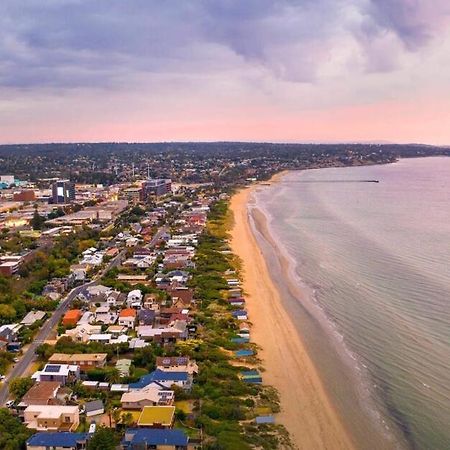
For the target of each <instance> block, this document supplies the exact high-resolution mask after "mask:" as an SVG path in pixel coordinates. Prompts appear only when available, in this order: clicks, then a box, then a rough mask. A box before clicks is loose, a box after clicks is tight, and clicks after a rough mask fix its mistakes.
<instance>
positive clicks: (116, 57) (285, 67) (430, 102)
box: [0, 0, 450, 145]
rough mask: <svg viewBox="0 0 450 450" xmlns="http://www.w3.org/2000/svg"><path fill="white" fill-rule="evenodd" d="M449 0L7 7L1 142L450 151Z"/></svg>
mask: <svg viewBox="0 0 450 450" xmlns="http://www.w3.org/2000/svg"><path fill="white" fill-rule="evenodd" d="M449 25H450V1H449V0H1V1H0V143H30V142H98V141H106V142H112V141H128V142H156V141H219V140H220V141H223V140H228V141H232V140H240V141H272V142H399V143H412V142H414V143H428V144H439V145H447V144H448V145H450V82H449V80H450V26H449Z"/></svg>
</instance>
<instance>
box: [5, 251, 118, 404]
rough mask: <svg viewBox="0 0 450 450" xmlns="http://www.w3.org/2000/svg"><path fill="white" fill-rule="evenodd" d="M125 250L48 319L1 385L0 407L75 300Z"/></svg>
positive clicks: (116, 258) (115, 264)
mask: <svg viewBox="0 0 450 450" xmlns="http://www.w3.org/2000/svg"><path fill="white" fill-rule="evenodd" d="M124 254H125V250H122V251H121V252H120V253H119V254H118V255H117V256H116V257H115V258H113V259H112V260H111V261H109V263H108V265H107V266H106V267H105V268H104V269H103V270H102V272H100V273H99V274H98V275H97V276H96V278H95V280H92V281H90V282H89V283H85V284H83V285H82V286H78V287H76V288H74V289H72V290H71V291H70V292H69V294H68V295H67V297H66V298H65V299H64V300H63V301H62V302H61V303H60V304H59V305H58V307H57V308H56V310H55V311H54V312H53V314H52V315H51V317H50V318H49V319H47V321H46V322H45V323H44V325H43V326H42V328H41V329H40V330H39V332H38V334H37V335H36V336H35V338H34V340H33V341H32V342H31V344H30V345H29V346H28V348H27V350H26V351H25V353H24V354H23V355H22V357H21V358H20V360H19V361H18V362H17V363H16V364H15V366H14V367H13V368H12V370H11V371H10V372H9V374H8V375H7V376H6V379H5V381H4V382H3V383H2V384H0V405H4V404H5V402H6V400H7V399H8V396H9V382H10V381H11V380H13V379H14V378H18V377H21V376H23V374H24V373H26V371H27V369H28V367H29V366H30V364H31V363H32V362H33V361H34V360H35V359H36V353H35V352H36V349H37V348H38V347H39V345H41V344H42V343H43V342H45V341H46V340H47V339H48V337H49V335H50V333H51V331H52V330H53V328H54V327H55V326H56V325H57V324H58V323H59V321H60V320H61V319H62V317H63V315H64V314H65V313H66V311H67V310H68V309H69V308H70V305H71V304H72V302H73V301H74V300H75V298H76V297H77V295H78V294H79V293H80V292H81V291H82V290H83V289H85V288H87V287H88V286H93V285H95V284H97V280H98V279H100V278H101V277H102V276H103V275H104V274H105V273H106V272H107V271H108V270H110V269H112V268H113V267H117V266H118V265H119V264H120V262H121V261H122V258H123V255H124Z"/></svg>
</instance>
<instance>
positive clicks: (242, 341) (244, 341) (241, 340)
mask: <svg viewBox="0 0 450 450" xmlns="http://www.w3.org/2000/svg"><path fill="white" fill-rule="evenodd" d="M231 342H232V343H233V344H248V343H249V342H250V339H249V338H248V337H242V336H239V337H233V338H231Z"/></svg>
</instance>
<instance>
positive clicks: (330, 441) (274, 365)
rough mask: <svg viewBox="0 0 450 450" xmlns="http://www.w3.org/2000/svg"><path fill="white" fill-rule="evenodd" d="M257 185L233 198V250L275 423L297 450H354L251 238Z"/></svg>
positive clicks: (277, 176)
mask: <svg viewBox="0 0 450 450" xmlns="http://www.w3.org/2000/svg"><path fill="white" fill-rule="evenodd" d="M283 174H284V172H282V173H279V174H277V175H275V176H274V177H273V178H272V179H271V180H270V182H276V181H278V180H279V179H280V178H281V177H282V176H283ZM257 186H258V185H255V186H253V187H251V188H247V189H243V190H241V191H239V192H238V193H237V194H235V195H234V196H233V197H232V199H231V205H230V207H231V210H232V212H233V214H234V226H233V229H232V232H231V236H232V239H231V247H232V250H233V252H234V253H235V254H236V255H238V256H239V257H240V258H241V260H242V261H243V288H244V291H245V292H246V297H247V303H246V305H247V309H248V311H249V316H250V317H251V319H252V322H253V326H252V329H251V338H252V339H251V340H252V342H255V343H256V344H258V345H259V346H260V347H261V350H260V352H259V357H260V358H261V359H262V360H263V364H264V367H265V369H266V370H265V372H264V382H265V383H267V384H269V385H272V386H274V387H275V388H276V389H277V390H278V392H279V394H280V401H281V412H280V413H279V414H278V415H277V422H279V423H281V424H283V425H284V426H285V427H286V428H287V430H288V431H289V433H290V436H291V439H292V442H293V443H294V444H295V445H296V446H297V447H298V448H299V449H326V448H329V449H336V450H339V449H346V450H347V449H353V448H356V447H355V444H354V442H353V440H352V437H351V436H350V435H349V433H348V432H347V430H346V429H345V427H344V425H343V423H342V421H341V419H340V417H339V415H338V413H337V411H336V409H335V408H334V406H333V404H332V402H331V401H330V399H329V397H328V395H327V393H326V391H325V389H324V386H323V384H322V381H321V379H320V377H319V374H318V372H317V370H316V367H315V366H314V364H313V362H312V360H311V358H310V357H309V355H308V353H307V351H306V348H305V345H304V343H303V342H302V340H301V338H300V336H299V334H298V332H297V330H296V327H295V325H294V323H293V322H292V320H291V317H290V315H289V314H288V312H287V311H286V309H285V308H284V306H283V304H282V300H281V296H280V293H279V291H278V289H277V288H276V287H275V284H274V283H273V281H272V279H271V276H270V273H269V268H268V266H267V262H266V260H265V258H264V256H263V254H262V252H261V249H260V247H259V245H258V243H257V241H256V238H255V236H254V234H253V231H252V228H251V224H250V220H249V214H248V209H247V205H248V201H249V198H250V196H251V194H252V192H253V191H254V189H255V188H257ZM259 220H261V221H263V220H264V218H259ZM262 226H264V223H262Z"/></svg>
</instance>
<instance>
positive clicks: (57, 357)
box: [48, 353, 108, 372]
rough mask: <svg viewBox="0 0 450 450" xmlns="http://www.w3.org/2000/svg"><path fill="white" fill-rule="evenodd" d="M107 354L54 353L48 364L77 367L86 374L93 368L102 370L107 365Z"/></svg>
mask: <svg viewBox="0 0 450 450" xmlns="http://www.w3.org/2000/svg"><path fill="white" fill-rule="evenodd" d="M107 356H108V355H107V354H106V353H75V354H67V353H54V354H53V355H52V356H50V358H49V360H48V362H49V363H51V364H69V365H77V366H79V367H80V370H81V371H83V372H86V371H87V370H90V369H93V368H102V367H105V365H106V359H107Z"/></svg>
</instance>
